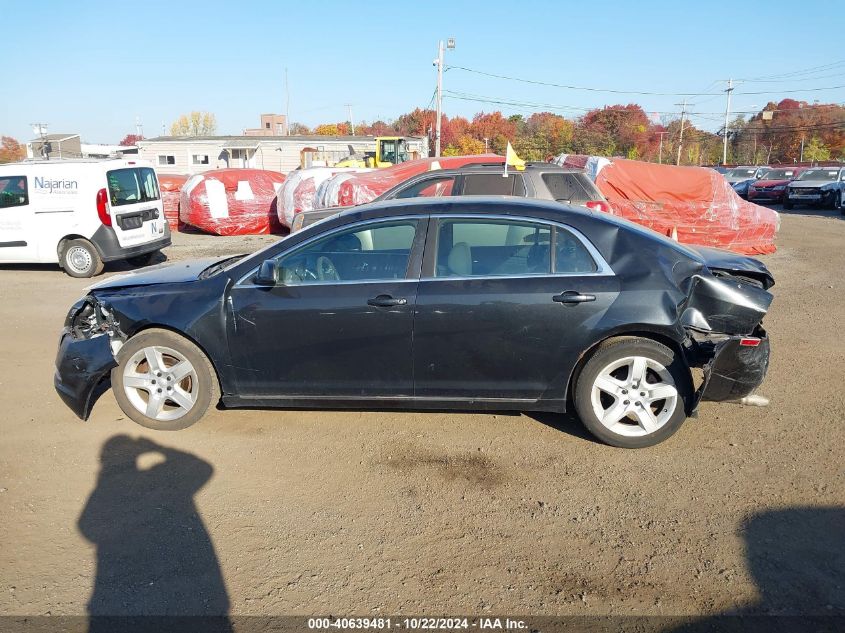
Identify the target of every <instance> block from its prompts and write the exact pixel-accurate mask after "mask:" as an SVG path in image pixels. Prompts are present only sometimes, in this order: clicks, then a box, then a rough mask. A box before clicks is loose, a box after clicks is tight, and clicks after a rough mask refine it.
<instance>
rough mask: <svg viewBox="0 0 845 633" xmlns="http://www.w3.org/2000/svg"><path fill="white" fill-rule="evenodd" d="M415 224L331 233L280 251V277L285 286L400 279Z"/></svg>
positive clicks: (387, 225)
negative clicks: (292, 248) (283, 252)
mask: <svg viewBox="0 0 845 633" xmlns="http://www.w3.org/2000/svg"><path fill="white" fill-rule="evenodd" d="M417 224H418V221H417V220H404V221H396V222H387V223H382V224H375V225H373V224H370V225H367V226H365V227H358V228H351V229H347V230H345V231H339V232H337V233H333V234H331V235H328V236H326V237H324V238H322V239H319V240H317V241H315V242H312V243H310V244H307V245H306V246H303V247H302V248H300V249H298V250H295V251H294V252H293V253H288V254H285V255H282V256H281V257H280V258H279V269H280V271H279V272H280V278H281V279H282V281H283V282H284V283H285V284H286V285H288V286H299V285H303V284H320V283H335V282H338V281H361V282H364V281H382V280H390V279H404V278H405V274H406V272H407V269H408V260H409V259H410V257H411V247H412V246H413V243H414V236H415V235H416V230H417Z"/></svg>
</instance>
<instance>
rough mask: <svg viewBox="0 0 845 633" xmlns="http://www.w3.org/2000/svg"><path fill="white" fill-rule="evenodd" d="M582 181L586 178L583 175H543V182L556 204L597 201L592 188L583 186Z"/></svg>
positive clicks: (553, 173)
mask: <svg viewBox="0 0 845 633" xmlns="http://www.w3.org/2000/svg"><path fill="white" fill-rule="evenodd" d="M582 179H588V178H587V176H586V175H583V174H572V173H555V172H552V173H548V174H543V182H544V183H545V185H546V187H548V189H549V193H550V194H551V195H552V199H553V200H556V201H557V202H569V203H573V204H582V203H584V202H588V201H590V200H596V199H598V196H596V195H595V194H594V193H593V191H592V186H591V185H587V184H585V183H584V181H583V180H582Z"/></svg>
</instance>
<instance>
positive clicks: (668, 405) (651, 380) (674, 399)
mask: <svg viewBox="0 0 845 633" xmlns="http://www.w3.org/2000/svg"><path fill="white" fill-rule="evenodd" d="M643 375H645V383H646V384H647V385H648V388H647V389H643V387H642V376H643ZM637 380H639V382H637ZM635 385H636V386H635ZM658 388H659V390H660V391H658ZM673 392H674V395H672V394H673ZM652 393H654V394H655V395H657V396H658V397H657V398H654V399H653V400H651V402H650V403H649V401H648V399H649V398H650V397H651V394H652ZM664 393H665V394H667V397H664V398H660V397H659V396H660V395H662V394H664ZM574 394H575V409H576V411H577V412H578V416H579V417H580V418H581V421H582V422H583V424H584V426H585V427H587V430H589V431H590V432H591V433H592V434H593V435H595V436H596V437H597V438H598V439H600V440H601V441H603V442H605V443H607V444H610V445H611V446H618V447H621V448H644V447H646V446H653V445H655V444H659V443H660V442H662V441H664V440H665V439H667V438H669V437H671V436H672V435H673V434H674V433H675V432H676V431H677V430H678V429H679V428H680V427H681V424H683V422H684V420H685V419H686V417H687V416H686V412H687V410H688V408H689V405H690V404H691V402H692V394H693V390H692V380H691V378H690V373H689V369H688V368H687V366H686V365H685V363H684V361H683V359H682V358H680V357H678V355H677V354H676V353H675V352H673V351H672V350H671V349H670V348H668V347H666V346H665V345H663V344H661V343H658V342H657V341H653V340H651V339H646V338H639V337H631V338H617V339H610V340H609V341H606V342H604V343H602V344H601V345H599V347H598V349H597V350H596V352H595V353H594V354H593V355H592V356H591V357H590V359H589V360H588V361H587V363H586V364H585V365H584V367H583V369H582V370H581V373H580V374H579V376H578V381H577V383H576V385H575V392H574ZM612 394H613V395H612ZM641 398H642V399H641ZM638 403H639V404H638ZM602 412H603V415H602V416H601V417H600V413H602ZM603 419H604V421H603Z"/></svg>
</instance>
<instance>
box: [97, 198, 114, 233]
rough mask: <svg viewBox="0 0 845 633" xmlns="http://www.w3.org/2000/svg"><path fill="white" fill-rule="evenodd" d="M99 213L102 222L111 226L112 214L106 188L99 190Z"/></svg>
mask: <svg viewBox="0 0 845 633" xmlns="http://www.w3.org/2000/svg"><path fill="white" fill-rule="evenodd" d="M97 215H99V216H100V222H102V223H103V224H105V225H106V226H111V216H110V215H109V194H108V192H107V191H106V190H105V189H100V190H99V191H98V192H97Z"/></svg>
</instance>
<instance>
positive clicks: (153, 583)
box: [78, 435, 232, 632]
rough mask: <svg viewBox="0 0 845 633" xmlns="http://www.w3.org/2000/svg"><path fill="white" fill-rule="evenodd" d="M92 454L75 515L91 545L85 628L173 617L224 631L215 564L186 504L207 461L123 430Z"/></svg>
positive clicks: (141, 625) (207, 470)
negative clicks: (94, 474)
mask: <svg viewBox="0 0 845 633" xmlns="http://www.w3.org/2000/svg"><path fill="white" fill-rule="evenodd" d="M100 460H101V468H100V473H99V476H98V478H97V487H96V489H95V490H94V491H93V492H92V493H91V496H90V497H89V498H88V502H87V503H86V504H85V508H84V509H83V511H82V514H81V515H80V517H79V521H78V527H79V531H80V532H81V533H82V535H83V536H84V537H85V538H86V539H87V540H89V541H91V542H92V543H94V544H95V545H96V548H97V575H96V580H95V582H94V589H93V592H92V594H91V598H90V600H89V602H88V612H89V614H90V616H91V617H90V620H89V631H115V630H145V629H146V630H149V628H150V625H151V624H153V623H152V622H151V619H159V618H161V620H162V621H161V622H160V623H159V624H161V625H162V626H165V627H166V626H167V625H166V620H171V624H172V623H173V622H172V619H173V618H174V617H175V618H179V619H180V620H182V622H181V625H180V626H179V628H180V630H184V629H186V628H187V629H191V630H194V629H196V630H203V631H220V632H223V631H231V630H232V629H231V624H230V622H229V619H228V617H227V614H228V611H229V597H228V594H227V592H226V586H225V583H224V581H223V575H222V572H221V570H220V564H219V562H218V560H217V555H216V553H215V551H214V545H213V544H212V541H211V537H210V536H209V534H208V531H207V530H206V527H205V524H204V523H203V520H202V517H201V516H200V514H199V512H198V511H197V508H196V505H195V504H194V495H195V494H196V493H197V492H198V491H199V490H200V489H201V488H202V487H203V486H204V485H205V484H206V483H207V482H208V481H209V480H210V479H211V476H212V474H213V473H214V468H213V467H212V466H211V464H209V463H208V462H206V461H204V460H202V459H200V458H199V457H197V456H196V455H192V454H191V453H187V452H183V451H179V450H176V449H173V448H168V447H166V446H162V445H160V444H157V443H156V442H153V441H152V440H148V439H144V438H138V439H134V438H131V437H129V436H127V435H116V436H114V437H112V438H110V439H109V440H108V441H107V442H106V443H105V444H104V445H103V449H102V452H101V455H100ZM145 466H147V467H145ZM197 627H199V628H197ZM168 628H169V627H168Z"/></svg>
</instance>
